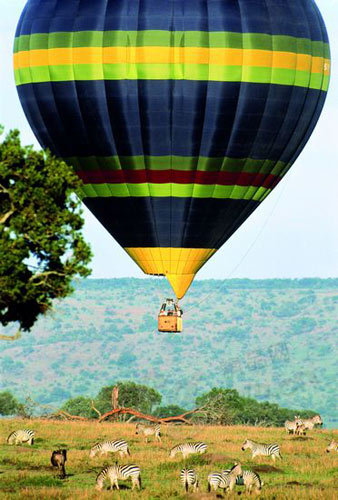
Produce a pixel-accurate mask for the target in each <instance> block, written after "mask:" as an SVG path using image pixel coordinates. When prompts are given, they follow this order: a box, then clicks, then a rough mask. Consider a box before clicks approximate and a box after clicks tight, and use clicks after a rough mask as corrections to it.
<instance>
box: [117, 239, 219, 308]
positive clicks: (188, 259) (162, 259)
mask: <svg viewBox="0 0 338 500" xmlns="http://www.w3.org/2000/svg"><path fill="white" fill-rule="evenodd" d="M125 251H126V252H127V253H128V255H129V256H130V257H131V258H132V259H133V260H134V261H135V262H136V264H137V265H138V266H139V267H140V268H141V269H142V271H143V272H144V273H146V274H154V275H162V276H166V277H167V278H168V280H169V282H170V284H171V286H172V288H173V290H174V292H175V294H176V297H177V298H179V299H181V298H182V297H183V296H184V294H185V293H186V291H187V290H188V288H189V286H190V285H191V282H192V280H193V279H194V276H195V274H196V273H197V271H198V270H199V269H200V268H201V267H202V266H203V265H204V264H205V263H206V262H207V260H209V259H210V257H211V256H212V255H213V254H214V253H215V252H216V250H215V249H213V248H160V247H158V248H125Z"/></svg>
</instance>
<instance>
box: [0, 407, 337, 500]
mask: <svg viewBox="0 0 338 500" xmlns="http://www.w3.org/2000/svg"><path fill="white" fill-rule="evenodd" d="M317 424H322V420H321V418H320V416H319V415H316V416H315V417H313V418H312V419H305V420H304V419H300V418H299V416H296V417H295V420H294V421H293V422H292V421H287V422H285V429H286V431H287V432H288V433H292V434H295V435H300V434H304V431H305V430H308V429H313V427H314V426H315V425H317ZM136 434H143V436H144V439H145V441H146V442H148V438H149V437H150V436H154V439H155V440H156V441H158V442H161V428H160V426H159V425H155V426H149V425H144V424H136ZM34 436H35V432H34V431H32V430H30V429H20V430H17V431H14V432H12V433H11V434H10V435H9V436H8V438H7V443H8V444H11V445H12V444H16V445H18V444H22V443H27V444H29V445H33V444H34ZM247 449H250V450H251V453H252V459H254V458H255V457H257V456H265V457H271V459H272V460H273V462H275V460H276V458H278V459H280V460H281V459H282V456H281V453H280V447H279V445H278V444H277V443H272V444H263V443H257V442H255V441H252V440H250V439H246V440H245V441H244V443H243V444H242V450H243V451H245V450H247ZM206 450H207V444H206V443H204V442H202V441H199V442H195V443H182V444H178V445H176V446H174V447H173V448H172V449H171V450H170V452H169V458H174V457H176V455H178V454H181V455H182V457H183V459H184V460H186V459H187V458H188V457H189V456H190V455H194V454H198V455H201V454H203V453H205V452H206ZM326 451H327V452H328V453H330V452H331V451H336V452H338V443H337V442H336V441H335V440H334V439H333V440H332V441H331V443H330V444H329V445H328V446H327V448H326ZM108 453H118V454H119V456H120V457H121V458H123V457H129V456H130V450H129V445H128V443H127V441H125V440H124V439H118V440H115V441H104V442H101V443H97V444H95V445H94V446H93V447H92V448H91V449H90V451H89V457H90V458H94V457H95V456H96V455H97V454H99V455H100V456H104V455H107V454H108ZM66 460H67V451H66V450H55V451H53V453H52V456H51V463H52V465H53V466H54V467H57V468H58V469H59V470H60V471H61V473H62V475H61V477H66V472H65V462H66ZM179 478H180V481H181V483H182V484H183V486H184V488H185V490H186V492H188V491H189V489H190V488H191V489H192V490H193V491H194V492H195V491H198V490H199V486H200V478H199V477H198V475H197V473H196V471H195V470H194V469H188V468H184V469H182V470H181V472H180V476H179ZM128 479H130V480H131V483H132V489H135V488H138V489H141V470H140V467H139V466H138V465H135V464H127V465H119V464H118V463H117V462H116V463H115V464H114V465H111V466H109V467H105V468H104V469H103V470H102V471H101V472H100V473H99V474H98V476H97V478H96V485H95V488H96V489H97V490H99V491H101V490H102V489H103V488H104V483H105V481H109V483H110V488H111V489H114V488H116V489H119V481H123V480H128ZM207 481H208V491H209V492H210V491H212V490H213V491H215V492H217V490H218V489H222V490H223V491H224V492H231V491H233V489H234V487H235V485H241V486H245V491H246V492H247V493H249V494H251V493H256V494H259V493H260V491H261V489H262V486H263V484H264V483H263V481H262V480H261V478H260V476H259V475H258V474H257V473H256V472H254V471H251V470H243V469H242V466H241V464H240V463H238V462H235V463H234V465H233V467H232V468H231V469H226V470H223V471H220V472H211V473H210V474H209V475H208V478H207Z"/></svg>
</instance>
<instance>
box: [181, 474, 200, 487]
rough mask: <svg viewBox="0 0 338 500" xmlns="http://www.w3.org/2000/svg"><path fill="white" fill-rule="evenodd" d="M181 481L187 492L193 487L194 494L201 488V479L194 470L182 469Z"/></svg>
mask: <svg viewBox="0 0 338 500" xmlns="http://www.w3.org/2000/svg"><path fill="white" fill-rule="evenodd" d="M180 480H181V483H182V484H183V486H184V488H185V491H186V492H188V491H189V487H190V486H192V488H193V491H194V492H195V491H197V490H198V488H199V479H198V476H197V474H196V472H195V471H194V469H182V470H181V473H180Z"/></svg>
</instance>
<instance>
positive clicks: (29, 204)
mask: <svg viewBox="0 0 338 500" xmlns="http://www.w3.org/2000/svg"><path fill="white" fill-rule="evenodd" d="M79 187H80V181H79V179H78V178H77V176H76V175H75V174H74V173H73V171H72V169H71V168H70V167H69V166H68V165H66V164H65V163H64V162H62V161H60V160H58V159H56V158H55V157H53V156H52V155H51V154H50V153H49V152H43V151H39V152H37V151H34V150H33V149H32V147H23V146H22V145H21V143H20V134H19V132H18V131H17V130H15V131H12V132H10V133H9V134H8V135H7V136H6V137H5V139H4V140H3V141H2V142H1V143H0V255H1V259H0V323H1V324H2V325H3V326H6V325H8V324H10V323H12V322H18V323H19V326H20V329H22V330H29V329H30V328H31V327H32V326H33V324H34V323H35V321H36V320H37V318H38V317H39V316H40V315H41V314H43V313H45V312H46V311H47V310H49V309H50V308H51V306H52V300H53V299H56V298H63V297H66V296H67V295H69V294H70V293H71V292H72V291H73V288H72V280H73V278H74V277H76V276H81V277H85V276H88V275H89V269H88V267H87V264H88V263H89V261H90V258H91V252H90V248H89V246H88V245H87V243H86V242H85V241H84V239H83V237H82V234H81V229H82V227H83V223H84V221H83V218H82V214H81V209H80V201H79V199H78V198H77V197H76V196H75V195H74V194H73V193H74V192H77V191H78V189H79Z"/></svg>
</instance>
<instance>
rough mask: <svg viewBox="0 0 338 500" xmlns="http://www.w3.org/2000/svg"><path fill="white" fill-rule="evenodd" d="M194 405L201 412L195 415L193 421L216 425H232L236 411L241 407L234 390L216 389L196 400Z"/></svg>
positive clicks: (238, 397) (238, 396)
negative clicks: (200, 409)
mask: <svg viewBox="0 0 338 500" xmlns="http://www.w3.org/2000/svg"><path fill="white" fill-rule="evenodd" d="M196 405H197V407H198V408H203V410H202V411H201V413H197V414H196V416H195V419H196V418H197V419H198V420H202V421H203V422H204V423H207V424H217V425H231V424H233V423H234V418H235V414H236V410H238V409H240V408H241V406H242V405H241V397H240V395H239V394H238V392H237V391H236V389H222V388H216V387H214V388H213V389H211V391H209V392H208V393H205V394H203V395H202V396H200V397H198V398H196Z"/></svg>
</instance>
